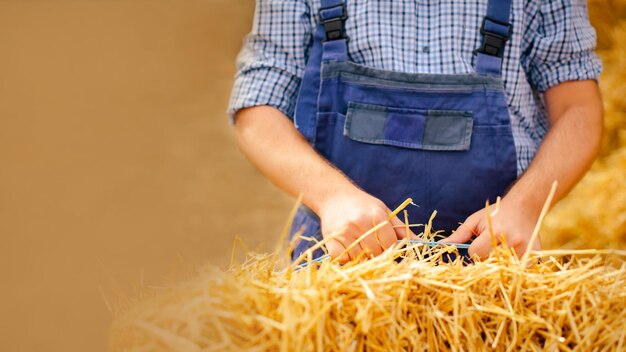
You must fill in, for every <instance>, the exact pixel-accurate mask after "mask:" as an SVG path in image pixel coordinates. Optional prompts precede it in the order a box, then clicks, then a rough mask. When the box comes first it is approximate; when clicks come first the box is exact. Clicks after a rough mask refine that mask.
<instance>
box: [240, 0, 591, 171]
mask: <svg viewBox="0 0 626 352" xmlns="http://www.w3.org/2000/svg"><path fill="white" fill-rule="evenodd" d="M319 6H320V4H319V0H257V6H256V13H255V19H254V24H253V28H252V32H251V33H250V35H248V37H247V38H246V40H245V43H244V47H243V49H242V51H241V53H240V55H239V58H238V60H237V67H238V72H237V75H236V78H235V85H234V89H233V93H232V98H231V102H230V107H229V109H228V112H229V114H230V115H231V117H232V116H234V114H235V113H236V112H237V111H238V110H239V109H242V108H244V107H250V106H258V105H270V106H274V107H276V108H278V109H279V110H281V111H282V112H283V113H285V114H286V115H287V116H289V117H291V118H293V113H294V108H295V104H296V99H297V93H298V89H299V85H300V82H301V77H302V75H303V74H304V69H305V66H306V61H307V57H308V54H309V52H310V49H311V45H312V33H313V29H314V28H315V27H316V26H317V21H319V18H318V10H319ZM347 6H348V15H349V18H348V20H347V22H346V31H347V34H348V35H349V37H350V41H349V43H348V50H349V56H350V60H351V61H354V62H356V63H359V64H362V65H367V66H370V67H374V68H378V69H384V70H393V71H400V72H407V73H435V74H444V73H446V74H450V73H456V74H463V73H470V72H474V65H475V63H476V57H475V54H474V50H475V49H477V48H478V47H479V44H480V42H481V39H482V37H481V35H480V25H481V23H482V20H483V17H484V16H485V14H486V11H487V0H441V1H432V0H377V1H367V0H353V1H350V0H348V1H347ZM511 22H512V24H513V34H512V37H511V40H510V41H509V42H508V43H507V47H506V51H505V55H504V62H503V75H504V77H503V78H504V84H505V89H506V92H507V95H508V103H509V109H510V112H511V119H512V126H513V136H514V138H515V144H516V150H517V158H518V172H519V173H521V172H523V171H524V170H525V169H526V168H527V167H528V165H529V164H530V161H531V160H532V158H533V157H534V155H535V153H536V151H537V148H538V146H539V144H540V143H541V141H542V139H543V137H544V135H545V133H546V131H547V128H548V122H547V115H546V110H545V106H544V103H543V100H542V97H541V94H540V93H541V92H544V91H545V90H547V89H548V88H550V87H552V86H554V85H557V84H559V83H561V82H564V81H569V80H585V79H597V78H598V75H599V74H600V71H601V68H602V65H601V62H600V60H599V58H598V57H597V55H595V53H594V49H595V44H596V35H595V31H594V29H593V27H591V25H590V23H589V18H588V14H587V5H586V1H585V0H543V1H541V0H514V1H513V6H512V11H511Z"/></svg>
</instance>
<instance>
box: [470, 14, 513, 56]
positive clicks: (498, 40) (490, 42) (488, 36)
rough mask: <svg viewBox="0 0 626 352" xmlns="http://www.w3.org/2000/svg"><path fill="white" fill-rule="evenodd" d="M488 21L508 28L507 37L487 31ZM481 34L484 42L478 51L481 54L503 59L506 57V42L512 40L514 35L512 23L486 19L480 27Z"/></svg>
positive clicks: (490, 18)
mask: <svg viewBox="0 0 626 352" xmlns="http://www.w3.org/2000/svg"><path fill="white" fill-rule="evenodd" d="M487 21H491V22H493V23H495V24H498V25H501V26H504V27H507V33H506V35H502V34H499V33H495V32H492V31H487V30H485V24H486V23H487ZM480 33H481V34H482V35H483V42H482V44H481V46H480V48H479V49H478V50H477V51H478V52H479V53H483V54H487V55H491V56H497V57H502V56H503V55H504V47H505V45H506V42H507V41H508V40H509V39H511V34H512V33H513V26H512V25H511V24H510V23H507V22H502V21H498V20H496V19H494V18H492V17H488V16H487V17H485V18H484V19H483V23H482V25H481V26H480Z"/></svg>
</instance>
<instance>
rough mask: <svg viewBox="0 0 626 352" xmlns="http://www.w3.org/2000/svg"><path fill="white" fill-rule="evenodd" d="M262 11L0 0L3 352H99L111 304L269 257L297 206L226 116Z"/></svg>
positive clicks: (115, 1)
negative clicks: (244, 252) (262, 249)
mask: <svg viewBox="0 0 626 352" xmlns="http://www.w3.org/2000/svg"><path fill="white" fill-rule="evenodd" d="M253 10H254V1H253V0H203V1H196V0H184V1H181V0H101V1H98V0H95V1H63V0H45V1H43V0H42V1H36V0H32V1H31V0H15V1H7V0H0V236H1V238H2V245H1V246H0V247H1V248H2V253H1V255H0V258H1V259H0V261H1V262H0V271H1V273H2V278H3V282H4V283H3V284H2V289H1V290H0V292H1V293H0V295H1V296H0V297H1V299H0V316H2V318H1V319H0V346H1V347H0V349H1V350H3V351H103V350H105V348H106V341H107V334H108V329H109V326H110V323H111V321H112V314H111V313H110V312H109V311H108V309H107V301H108V304H110V305H112V306H115V305H117V304H118V303H119V301H120V299H122V298H124V297H133V296H134V295H135V294H136V292H137V288H138V287H139V286H141V285H145V286H156V285H160V284H163V282H165V281H166V280H165V279H164V278H165V277H176V276H177V274H176V272H178V271H181V269H180V268H181V267H182V268H188V267H192V266H195V265H196V264H199V263H203V262H205V261H209V262H211V263H215V264H217V265H221V266H222V267H223V266H224V265H225V264H226V263H227V262H228V260H229V258H230V249H231V248H232V244H233V240H234V236H235V235H240V236H241V237H242V238H243V240H244V242H245V243H246V244H248V245H250V246H251V247H254V246H257V245H266V247H269V248H271V247H270V245H272V243H271V241H272V240H273V239H274V238H275V236H277V235H278V233H279V232H280V231H281V229H282V226H283V224H284V223H285V221H286V219H287V217H288V214H289V210H290V208H291V206H292V203H293V201H292V200H291V199H289V198H287V197H286V196H284V195H283V194H282V193H281V192H279V191H278V190H277V189H276V188H274V187H273V186H271V185H270V184H269V183H268V182H267V181H265V179H263V178H262V177H260V176H259V174H258V173H257V172H256V170H255V169H254V168H253V167H252V166H251V165H250V164H249V163H248V162H247V161H246V160H245V159H244V158H243V157H242V156H241V154H240V153H239V151H238V150H237V148H236V146H235V144H234V140H233V138H232V133H231V129H230V126H229V122H228V118H227V116H226V113H225V111H226V106H227V103H228V98H229V94H230V87H231V84H232V77H233V75H234V72H235V57H236V54H237V52H238V50H239V48H240V47H241V43H242V38H243V36H244V35H245V33H246V32H248V31H249V30H250V26H251V22H252V14H253ZM183 270H184V269H183ZM105 298H106V300H105Z"/></svg>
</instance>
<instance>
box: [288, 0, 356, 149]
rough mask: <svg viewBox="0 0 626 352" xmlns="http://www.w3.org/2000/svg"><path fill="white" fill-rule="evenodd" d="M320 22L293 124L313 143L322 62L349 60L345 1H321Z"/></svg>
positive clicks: (303, 78)
mask: <svg viewBox="0 0 626 352" xmlns="http://www.w3.org/2000/svg"><path fill="white" fill-rule="evenodd" d="M319 17H320V25H319V26H317V28H316V29H315V33H314V35H313V47H312V48H311V52H310V53H309V58H308V61H307V66H306V69H305V71H304V76H303V77H302V83H301V84H300V92H299V94H298V104H297V105H296V111H295V116H294V123H295V125H296V127H297V128H298V130H299V131H300V133H302V135H303V136H304V137H305V138H306V139H307V140H308V141H309V142H310V143H313V142H314V141H315V134H316V128H317V98H318V95H319V90H320V72H321V67H322V61H329V60H330V61H345V60H347V59H348V45H347V40H348V37H347V36H346V33H345V25H344V24H345V20H346V19H347V18H348V16H347V11H346V5H345V1H344V0H321V7H320V11H319Z"/></svg>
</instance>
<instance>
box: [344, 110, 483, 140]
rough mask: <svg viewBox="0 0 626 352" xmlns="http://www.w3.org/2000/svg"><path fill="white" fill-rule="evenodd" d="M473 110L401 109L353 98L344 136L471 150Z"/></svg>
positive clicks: (356, 138) (355, 138) (354, 138)
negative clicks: (354, 100)
mask: <svg viewBox="0 0 626 352" xmlns="http://www.w3.org/2000/svg"><path fill="white" fill-rule="evenodd" d="M473 122H474V120H473V118H472V113H471V112H468V111H455V110H419V109H401V108H395V107H386V106H380V105H370V104H361V103H354V102H350V103H349V105H348V113H347V115H346V124H345V126H344V131H343V134H344V136H346V137H348V138H350V139H352V140H355V141H359V142H364V143H372V144H385V145H392V146H396V147H404V148H413V149H423V150H441V151H453V150H468V149H469V147H470V142H471V139H472V127H473Z"/></svg>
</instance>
